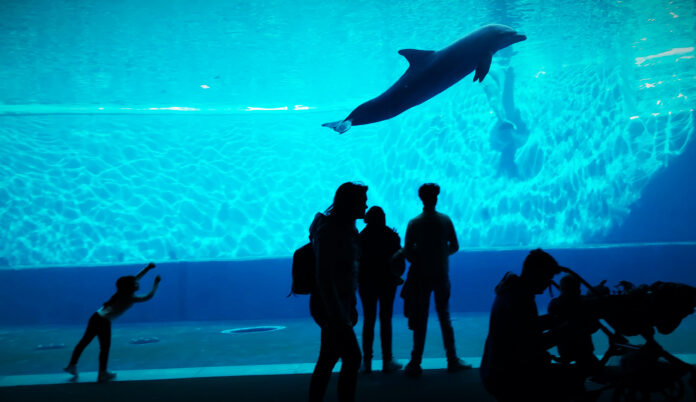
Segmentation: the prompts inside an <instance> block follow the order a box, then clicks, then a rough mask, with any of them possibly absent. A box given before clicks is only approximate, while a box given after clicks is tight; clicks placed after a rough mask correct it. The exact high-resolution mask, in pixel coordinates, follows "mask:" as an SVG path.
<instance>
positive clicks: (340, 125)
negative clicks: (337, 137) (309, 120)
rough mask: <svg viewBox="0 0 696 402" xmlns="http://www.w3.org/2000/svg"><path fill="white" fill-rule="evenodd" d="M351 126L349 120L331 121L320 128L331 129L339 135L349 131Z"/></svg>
mask: <svg viewBox="0 0 696 402" xmlns="http://www.w3.org/2000/svg"><path fill="white" fill-rule="evenodd" d="M352 125H353V124H352V122H351V121H350V120H339V121H332V122H330V123H324V124H322V125H321V126H322V127H328V128H331V129H333V130H334V131H335V132H337V133H339V134H343V133H345V132H346V131H348V129H350V127H351V126H352Z"/></svg>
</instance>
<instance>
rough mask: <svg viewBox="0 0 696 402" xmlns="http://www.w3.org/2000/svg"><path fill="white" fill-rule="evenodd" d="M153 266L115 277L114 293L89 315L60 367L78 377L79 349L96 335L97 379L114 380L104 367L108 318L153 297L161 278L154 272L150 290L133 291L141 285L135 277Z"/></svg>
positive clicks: (109, 335) (106, 354)
mask: <svg viewBox="0 0 696 402" xmlns="http://www.w3.org/2000/svg"><path fill="white" fill-rule="evenodd" d="M154 268H155V263H153V262H151V263H149V264H147V266H146V267H145V268H143V269H142V270H141V271H140V272H139V273H138V274H137V275H135V276H130V275H129V276H122V277H120V278H118V280H117V281H116V293H114V295H113V296H111V298H110V299H109V300H108V301H106V302H105V303H104V305H103V306H102V307H101V308H100V309H99V310H97V311H96V312H95V313H94V314H92V317H90V319H89V323H88V324H87V329H86V330H85V334H84V335H83V336H82V339H80V342H78V344H77V345H76V346H75V349H74V350H73V353H72V357H71V358H70V363H69V364H68V366H67V367H65V368H64V369H63V371H65V372H67V373H70V374H72V375H73V377H74V378H76V377H77V374H78V373H77V361H78V360H79V359H80V355H81V354H82V351H84V350H85V348H86V347H87V345H89V343H90V342H92V340H93V339H94V337H95V336H96V337H97V338H98V339H99V375H98V377H97V382H105V381H110V380H113V379H114V378H115V377H116V374H115V373H111V372H109V371H107V370H106V365H107V362H108V360H109V349H110V348H111V321H112V320H114V319H116V318H117V317H119V316H120V315H121V314H123V313H125V312H126V311H127V310H128V309H129V308H131V307H132V306H133V304H134V303H140V302H144V301H148V300H150V299H152V297H153V296H154V295H155V292H156V291H157V287H158V286H159V283H160V281H161V280H162V278H161V277H160V276H159V275H157V277H155V281H154V283H153V285H152V290H150V292H148V293H147V294H146V295H145V296H136V295H135V292H136V291H137V290H138V289H140V284H139V283H138V281H139V280H140V279H141V278H142V277H143V276H145V274H146V273H148V272H149V271H150V270H152V269H154Z"/></svg>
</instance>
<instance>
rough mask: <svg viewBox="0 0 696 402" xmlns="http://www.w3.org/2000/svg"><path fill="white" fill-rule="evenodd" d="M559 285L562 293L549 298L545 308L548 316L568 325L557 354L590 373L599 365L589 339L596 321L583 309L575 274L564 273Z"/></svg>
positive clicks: (587, 373)
mask: <svg viewBox="0 0 696 402" xmlns="http://www.w3.org/2000/svg"><path fill="white" fill-rule="evenodd" d="M560 286H561V294H560V295H559V296H558V297H556V298H554V299H553V300H551V302H550V303H549V308H548V311H549V315H550V316H552V317H554V318H555V319H556V320H557V321H558V322H562V323H565V325H568V326H569V327H570V330H569V331H567V332H566V334H567V335H566V336H564V337H562V338H559V341H558V345H557V347H558V354H559V355H560V358H561V363H564V364H571V363H574V364H575V365H576V366H577V367H578V369H579V370H580V372H581V373H582V374H583V376H585V377H589V376H590V375H592V374H593V373H595V372H596V371H597V369H599V367H600V363H599V359H597V356H595V355H594V344H593V343H592V334H593V333H594V332H596V331H597V330H598V329H599V322H598V321H597V319H596V318H593V317H592V316H591V315H590V314H588V313H585V312H583V296H582V293H581V291H580V280H579V279H578V278H577V277H575V276H574V275H570V274H566V275H564V276H563V277H562V278H561V283H560Z"/></svg>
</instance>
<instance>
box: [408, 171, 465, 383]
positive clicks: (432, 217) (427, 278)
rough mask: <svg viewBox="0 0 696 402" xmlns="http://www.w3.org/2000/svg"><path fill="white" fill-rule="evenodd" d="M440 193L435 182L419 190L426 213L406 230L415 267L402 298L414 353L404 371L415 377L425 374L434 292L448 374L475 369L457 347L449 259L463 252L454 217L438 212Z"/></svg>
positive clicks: (409, 254)
mask: <svg viewBox="0 0 696 402" xmlns="http://www.w3.org/2000/svg"><path fill="white" fill-rule="evenodd" d="M439 194H440V186H438V185H437V184H434V183H426V184H423V185H422V186H421V187H420V189H418V196H419V197H420V199H421V201H423V213H422V214H420V215H418V216H417V217H415V218H413V219H412V220H411V221H410V222H409V223H408V228H407V229H406V242H405V245H404V250H405V253H406V258H408V260H409V261H410V262H411V268H410V269H409V272H408V277H407V279H406V283H405V284H404V288H403V290H402V297H404V299H405V300H404V313H405V314H406V316H407V317H408V319H409V320H408V323H409V328H410V329H412V330H413V351H412V352H411V361H410V362H409V363H408V364H407V365H406V368H405V369H404V370H405V371H406V374H407V375H409V376H413V377H415V376H419V375H420V374H421V373H422V371H423V370H422V369H421V366H420V364H421V360H422V358H423V349H424V347H425V332H426V328H427V325H428V310H429V309H430V294H431V293H434V294H435V309H436V310H437V316H438V319H439V320H440V328H441V330H442V340H443V343H444V345H445V350H446V352H447V371H450V372H453V371H459V370H464V369H469V368H471V365H469V364H465V363H464V362H463V361H462V360H460V359H459V358H458V357H457V352H456V350H455V347H454V330H453V329H452V322H451V320H450V313H449V298H450V280H449V256H450V255H451V254H454V253H456V252H457V250H459V243H458V242H457V235H456V233H455V232H454V225H453V224H452V221H451V220H450V218H449V217H448V216H447V215H445V214H441V213H439V212H437V211H435V205H436V204H437V196H438V195H439Z"/></svg>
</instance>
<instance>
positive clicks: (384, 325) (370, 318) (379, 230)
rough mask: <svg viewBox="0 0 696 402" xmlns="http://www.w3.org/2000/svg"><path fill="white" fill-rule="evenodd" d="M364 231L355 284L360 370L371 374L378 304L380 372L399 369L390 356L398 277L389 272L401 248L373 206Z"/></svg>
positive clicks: (361, 238) (378, 210) (383, 218)
mask: <svg viewBox="0 0 696 402" xmlns="http://www.w3.org/2000/svg"><path fill="white" fill-rule="evenodd" d="M365 223H367V226H365V229H363V231H362V232H360V250H361V255H360V273H359V275H358V285H359V294H360V300H361V301H362V305H363V313H364V316H365V322H364V323H363V332H362V341H363V359H364V364H363V371H364V372H366V373H370V372H372V342H373V340H374V338H375V321H377V303H378V302H379V328H380V339H381V341H382V371H384V372H388V371H394V370H399V369H400V368H401V364H399V363H397V362H395V361H394V360H393V356H392V326H391V319H392V313H393V311H394V296H395V295H396V286H397V279H398V276H397V275H396V274H395V273H394V272H392V270H391V259H392V256H393V255H394V254H395V253H396V252H397V251H398V250H399V249H400V248H401V239H400V238H399V235H398V234H397V233H396V232H395V231H394V230H392V229H390V228H388V227H387V225H386V217H385V215H384V211H383V210H382V208H380V207H376V206H375V207H372V208H370V209H369V210H368V211H367V214H365Z"/></svg>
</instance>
